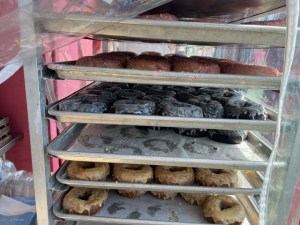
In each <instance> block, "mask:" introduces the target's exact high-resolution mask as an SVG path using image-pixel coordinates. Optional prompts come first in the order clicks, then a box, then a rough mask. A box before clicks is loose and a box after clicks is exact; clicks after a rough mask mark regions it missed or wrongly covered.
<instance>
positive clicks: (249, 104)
mask: <svg viewBox="0 0 300 225" xmlns="http://www.w3.org/2000/svg"><path fill="white" fill-rule="evenodd" d="M250 106H252V104H251V103H250V102H246V103H245V105H244V107H250Z"/></svg>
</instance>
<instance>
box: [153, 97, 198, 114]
mask: <svg viewBox="0 0 300 225" xmlns="http://www.w3.org/2000/svg"><path fill="white" fill-rule="evenodd" d="M158 110H159V111H158V112H157V114H159V115H162V116H173V117H190V118H203V112H202V109H201V108H200V107H198V106H194V105H191V104H187V103H183V102H179V101H172V102H171V101H170V102H169V101H163V102H161V103H160V104H159V106H158Z"/></svg>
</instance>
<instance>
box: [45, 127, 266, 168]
mask: <svg viewBox="0 0 300 225" xmlns="http://www.w3.org/2000/svg"><path fill="white" fill-rule="evenodd" d="M256 145H257V144H255V145H252V144H251V143H250V142H249V141H244V142H242V143H241V144H238V145H232V144H225V143H219V142H215V141H213V140H211V139H209V138H207V137H204V138H192V137H185V136H182V135H179V134H177V133H175V132H174V131H173V130H145V129H141V128H137V127H134V126H115V125H97V124H90V125H85V124H75V125H71V126H70V127H69V128H68V129H66V130H65V131H64V132H63V133H61V134H60V135H59V136H58V137H57V138H56V139H55V140H53V141H52V142H51V143H50V144H49V145H48V147H47V149H48V153H49V154H51V155H53V156H55V157H58V158H61V159H64V160H70V161H91V162H109V163H133V164H136V163H137V162H138V163H139V164H148V165H169V166H187V167H202V168H220V169H240V170H264V169H265V168H266V166H267V164H268V163H267V161H266V160H267V159H266V158H265V157H264V156H263V154H261V153H260V152H259V151H256Z"/></svg>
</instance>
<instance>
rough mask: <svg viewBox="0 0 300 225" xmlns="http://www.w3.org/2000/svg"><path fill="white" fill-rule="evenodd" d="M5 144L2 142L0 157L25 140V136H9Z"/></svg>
mask: <svg viewBox="0 0 300 225" xmlns="http://www.w3.org/2000/svg"><path fill="white" fill-rule="evenodd" d="M8 137H9V138H7V139H6V141H5V142H3V143H4V144H1V141H0V156H2V155H4V154H5V153H6V152H7V151H8V150H10V149H11V148H12V147H13V146H15V145H16V144H17V143H18V142H19V141H20V140H22V139H23V134H13V135H11V136H8Z"/></svg>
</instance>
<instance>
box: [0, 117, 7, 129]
mask: <svg viewBox="0 0 300 225" xmlns="http://www.w3.org/2000/svg"><path fill="white" fill-rule="evenodd" d="M8 122H9V119H8V117H0V128H1V127H3V126H5V125H6V124H8Z"/></svg>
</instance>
